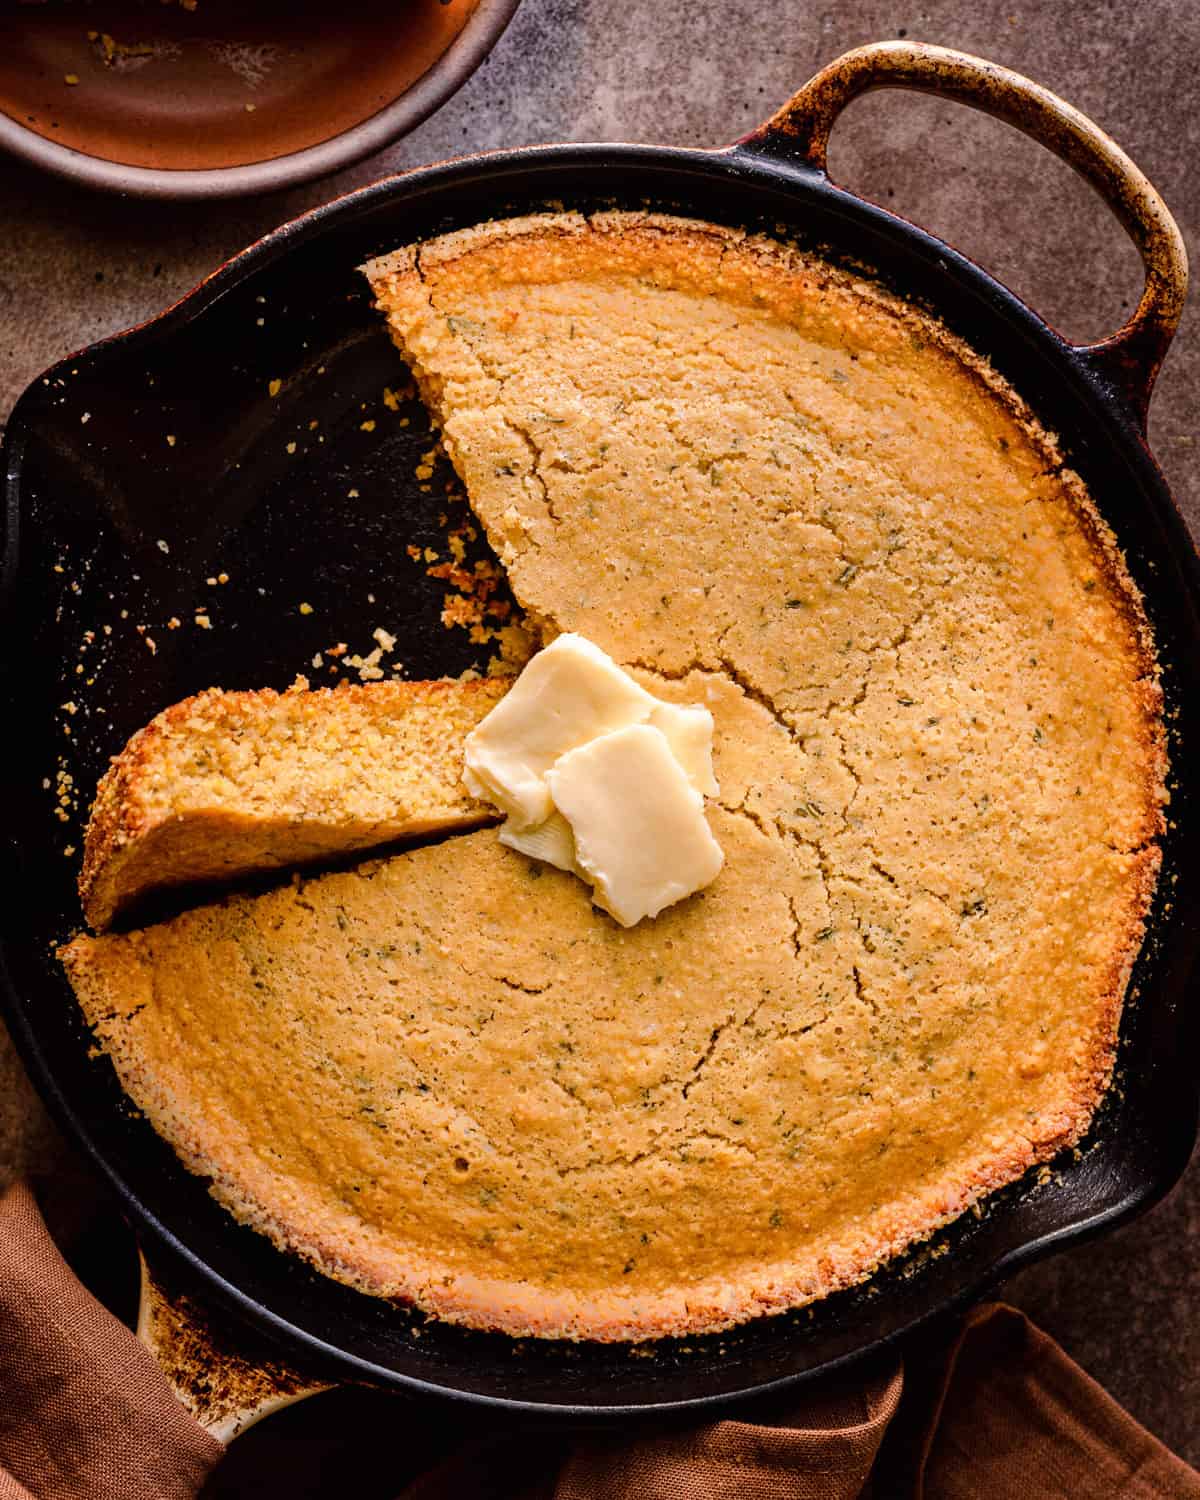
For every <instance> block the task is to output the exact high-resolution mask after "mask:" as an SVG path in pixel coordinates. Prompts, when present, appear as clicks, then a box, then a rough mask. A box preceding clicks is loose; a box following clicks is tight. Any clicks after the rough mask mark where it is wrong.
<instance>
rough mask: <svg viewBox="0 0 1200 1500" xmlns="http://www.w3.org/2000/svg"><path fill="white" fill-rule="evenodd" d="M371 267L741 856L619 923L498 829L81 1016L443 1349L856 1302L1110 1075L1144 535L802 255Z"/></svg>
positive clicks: (477, 463) (567, 593) (527, 573)
mask: <svg viewBox="0 0 1200 1500" xmlns="http://www.w3.org/2000/svg"><path fill="white" fill-rule="evenodd" d="M367 269H368V275H369V277H370V279H371V281H372V284H373V286H374V288H375V291H376V295H377V298H378V300H379V303H380V306H381V308H382V309H383V310H384V311H385V312H386V313H387V315H388V318H389V322H390V324H391V327H392V330H393V333H394V335H395V337H396V339H397V342H398V343H399V345H400V348H401V350H402V352H403V353H404V354H405V357H406V358H407V359H408V360H409V361H410V363H411V364H412V365H413V367H414V373H415V374H416V376H417V378H418V381H419V382H420V385H421V389H422V391H423V393H424V395H425V397H426V399H427V400H428V401H429V402H430V404H431V406H432V407H433V409H434V411H435V414H436V415H437V416H438V417H439V419H440V421H441V423H442V426H443V432H444V440H445V443H446V447H447V450H448V452H449V454H450V456H451V458H452V460H453V461H454V463H455V465H456V467H457V469H458V470H459V472H460V474H461V475H462V477H463V479H464V481H465V483H466V485H467V489H468V494H469V497H470V500H471V503H472V506H473V508H474V509H475V511H476V513H477V514H478V515H479V517H480V519H481V520H482V522H483V524H484V526H485V528H486V530H487V533H488V536H489V539H490V540H491V542H492V545H493V546H494V547H495V548H496V550H497V552H498V553H499V555H500V556H501V559H502V561H503V562H504V564H505V566H506V567H507V569H508V571H509V575H510V579H511V582H512V585H513V589H514V592H515V594H516V596H517V598H518V600H519V601H520V603H521V605H522V607H523V608H524V609H526V610H527V611H529V612H530V613H531V615H532V616H533V617H534V618H536V619H538V620H540V621H541V622H542V626H543V629H544V631H545V633H546V634H547V636H549V635H551V634H553V633H555V632H556V631H559V630H566V629H571V630H577V631H580V632H581V633H583V634H585V635H587V636H588V637H589V638H590V639H592V640H594V641H595V642H596V643H597V644H598V645H600V646H601V647H602V648H603V649H605V650H606V651H608V652H609V653H610V654H612V655H613V656H614V657H615V658H616V659H617V660H618V661H621V662H623V663H624V664H625V665H627V666H630V667H635V668H640V669H641V674H640V675H641V680H642V681H643V682H644V683H645V684H646V686H647V687H650V688H651V689H652V690H653V691H655V692H659V693H662V694H663V695H665V696H677V697H678V700H679V701H702V702H706V703H707V704H708V706H709V707H710V708H711V710H712V712H713V714H714V717H715V720H716V771H717V776H718V779H719V781H720V783H721V796H720V799H719V805H718V806H715V807H714V808H713V809H712V810H711V814H710V816H711V820H712V825H713V829H714V832H715V833H716V835H717V837H718V838H719V840H720V842H721V844H722V846H723V847H724V849H725V852H726V866H725V869H724V870H723V872H722V874H721V875H720V877H719V878H718V880H717V881H716V882H715V883H714V884H713V885H712V886H711V887H710V888H709V889H708V890H706V891H705V892H703V893H701V894H700V895H698V896H697V897H695V898H693V899H692V900H690V901H688V902H686V903H683V904H681V905H680V906H679V907H677V908H673V909H672V910H671V911H669V912H667V913H665V914H664V915H663V916H662V917H660V918H659V919H658V920H656V921H655V922H654V923H650V924H643V925H642V926H641V927H639V928H635V929H631V930H629V931H623V930H620V929H618V928H616V927H615V925H614V924H612V923H610V922H609V921H608V920H607V919H606V918H605V917H603V916H602V915H601V914H599V913H597V912H596V911H594V910H593V909H592V908H591V907H590V905H589V903H588V899H587V893H586V891H585V890H584V889H583V887H582V886H581V885H580V884H579V883H578V882H577V881H574V880H572V879H571V878H570V877H567V876H563V875H560V874H559V873H557V872H555V871H551V870H542V869H541V867H539V866H536V865H531V864H530V863H529V862H528V861H526V860H524V859H522V858H521V857H520V856H518V855H516V854H513V853H511V852H510V851H508V850H505V849H503V848H502V847H501V846H500V845H499V844H498V843H497V841H496V837H495V834H494V833H492V832H490V831H488V832H481V833H475V834H471V835H468V836H466V837H465V838H462V839H456V840H453V841H451V842H450V843H448V844H445V845H442V846H439V847H438V848H435V849H425V850H417V851H413V852H411V853H409V854H405V855H401V856H397V857H396V858H394V859H391V860H389V861H386V862H381V863H379V864H376V865H373V866H369V867H364V868H363V869H361V870H359V871H357V872H352V873H349V874H338V875H332V876H327V877H322V878H321V879H319V880H314V881H311V882H308V883H306V884H305V883H301V884H299V885H298V886H297V887H296V888H294V889H291V890H284V891H279V892H275V893H272V894H271V895H269V896H266V897H259V898H254V899H246V898H240V897H239V898H232V899H231V900H229V901H227V902H226V903H223V904H221V905H218V906H213V907H210V908H205V909H203V910H199V911H196V912H192V913H188V914H186V915H185V916H183V917H181V918H178V919H176V920H175V921H173V922H171V923H168V924H164V925H162V926H160V927H158V928H152V929H147V930H146V931H144V932H141V933H134V934H131V935H129V936H128V937H122V938H108V939H101V940H89V939H79V940H77V941H76V943H74V944H72V945H71V946H70V947H69V948H68V949H67V950H66V953H65V958H66V962H67V964H68V967H69V969H70V972H71V975H72V979H73V982H74V984H75V986H76V990H77V993H78V994H79V996H80V999H81V1002H82V1004H83V1006H84V1009H85V1012H86V1013H87V1015H88V1017H89V1019H90V1020H92V1022H93V1023H94V1024H95V1025H96V1027H97V1030H98V1032H99V1035H100V1037H101V1040H102V1042H103V1044H104V1046H105V1047H106V1049H107V1050H108V1051H109V1053H110V1055H111V1056H112V1057H113V1059H114V1062H115V1063H116V1065H117V1068H118V1070H119V1072H120V1074H121V1077H122V1079H123V1081H124V1083H125V1085H126V1087H127V1088H128V1089H129V1091H130V1092H131V1094H132V1095H133V1097H134V1098H135V1100H136V1101H137V1102H138V1103H139V1104H140V1105H141V1107H142V1108H143V1109H144V1110H145V1111H146V1113H147V1114H148V1115H149V1116H150V1118H151V1119H152V1120H153V1121H154V1123H155V1124H156V1125H157V1126H158V1128H159V1129H160V1130H162V1131H163V1132H164V1133H165V1134H166V1135H167V1136H168V1138H169V1139H171V1140H172V1141H173V1142H174V1143H175V1145H176V1147H177V1149H179V1150H180V1152H181V1154H182V1155H183V1157H184V1159H185V1160H186V1161H187V1162H188V1164H189V1165H190V1166H192V1167H193V1168H194V1169H196V1170H198V1171H202V1172H205V1173H208V1174H210V1175H211V1176H212V1177H213V1179H214V1190H215V1191H216V1192H217V1194H218V1196H220V1198H221V1199H222V1201H223V1202H225V1203H226V1204H228V1205H229V1206H230V1207H231V1208H232V1209H233V1211H234V1212H235V1213H237V1214H238V1215H239V1216H240V1217H242V1218H244V1219H247V1220H248V1221H249V1222H252V1223H255V1224H257V1225H258V1226H259V1227H260V1228H263V1229H264V1230H266V1232H268V1233H270V1234H272V1235H273V1236H274V1237H275V1239H276V1240H277V1242H279V1243H280V1244H282V1245H284V1246H287V1247H290V1248H292V1249H295V1250H298V1251H300V1252H301V1253H303V1254H305V1255H308V1256H309V1257H311V1258H312V1259H313V1260H314V1261H315V1262H316V1263H317V1264H318V1265H320V1266H322V1267H323V1269H325V1270H326V1271H328V1272H330V1273H331V1274H333V1275H335V1276H338V1277H340V1278H342V1279H344V1280H347V1281H350V1282H351V1283H353V1284H356V1285H359V1286H361V1287H364V1288H365V1289H367V1290H369V1291H374V1292H377V1293H381V1294H386V1295H398V1296H403V1297H406V1298H411V1299H413V1300H415V1301H416V1302H418V1303H419V1304H420V1305H421V1306H423V1307H425V1308H427V1309H429V1310H430V1311H433V1312H436V1313H438V1314H440V1315H442V1316H444V1317H447V1318H452V1319H456V1320H459V1321H462V1322H466V1323H470V1324H474V1325H477V1326H483V1327H492V1328H499V1329H503V1330H506V1331H508V1332H511V1333H526V1332H532V1333H539V1334H547V1335H567V1336H579V1337H593V1338H606V1339H620V1338H644V1337H647V1336H653V1335H660V1334H668V1333H691V1332H697V1331H703V1330H707V1329H715V1328H719V1327H722V1326H726V1325H728V1324H730V1323H734V1322H737V1321H739V1320H741V1319H744V1318H747V1317H750V1316H753V1315H755V1314H758V1313H764V1312H771V1311H778V1310H781V1309H783V1308H785V1307H789V1306H795V1305H798V1304H801V1303H803V1302H805V1301H807V1300H810V1299H812V1298H815V1297H819V1296H822V1295H824V1294H826V1293H828V1292H829V1291H831V1290H833V1289H835V1288H837V1287H839V1286H844V1285H848V1284H850V1283H853V1282H855V1281H857V1280H860V1279H862V1278H863V1277H864V1276H865V1275H867V1274H869V1272H870V1271H871V1270H872V1269H873V1268H874V1267H875V1266H876V1265H878V1264H879V1263H880V1262H881V1261H882V1260H884V1259H886V1258H887V1257H889V1256H891V1255H893V1254H895V1253H897V1252H898V1251H900V1250H901V1249H903V1248H904V1247H905V1246H906V1245H909V1244H911V1243H912V1242H913V1241H914V1240H916V1239H918V1238H921V1237H922V1236H924V1235H927V1234H928V1233H930V1232H931V1231H932V1230H933V1229H935V1228H936V1227H937V1226H938V1225H940V1224H942V1223H945V1222H946V1221H947V1220H949V1219H950V1218H952V1217H954V1216H955V1215H956V1214H958V1213H959V1212H961V1211H962V1210H963V1209H964V1208H965V1207H967V1206H968V1205H969V1204H970V1203H971V1202H972V1201H974V1200H975V1199H977V1198H978V1197H979V1196H980V1195H981V1194H983V1193H985V1192H987V1191H989V1190H991V1189H993V1188H995V1187H997V1186H1000V1185H1001V1184H1003V1183H1005V1182H1008V1181H1011V1180H1013V1179H1014V1178H1015V1177H1017V1176H1018V1175H1019V1174H1020V1173H1021V1172H1022V1171H1023V1170H1024V1169H1025V1168H1026V1167H1027V1166H1029V1165H1030V1164H1032V1163H1034V1162H1037V1161H1040V1160H1044V1159H1046V1158H1048V1157H1049V1156H1050V1155H1052V1154H1053V1153H1054V1152H1055V1151H1056V1150H1057V1149H1059V1148H1060V1147H1061V1146H1063V1145H1066V1144H1069V1143H1071V1142H1073V1141H1075V1140H1077V1139H1078V1138H1079V1137H1080V1136H1081V1134H1082V1133H1083V1131H1084V1130H1085V1128H1086V1126H1087V1123H1088V1120H1089V1118H1090V1116H1091V1113H1092V1111H1093V1109H1094V1107H1095V1105H1096V1103H1097V1101H1098V1099H1099V1097H1100V1095H1101V1093H1102V1091H1103V1089H1104V1087H1105V1084H1106V1081H1107V1078H1108V1076H1109V1072H1110V1069H1111V1063H1112V1055H1113V1047H1114V1041H1115V1036H1116V1029H1117V1024H1118V1020H1119V1013H1120V1005H1121V999H1122V996H1123V992H1124V987H1125V983H1126V979H1127V975H1128V971H1129V966H1130V964H1131V962H1132V960H1133V957H1134V955H1135V954H1136V951H1137V948H1138V945H1139V942H1140V938H1141V933H1142V926H1143V921H1144V916H1145V912H1146V909H1147V906H1148V902H1149V899H1150V896H1151V893H1152V890H1153V886H1154V881H1155V877H1156V872H1157V865H1158V851H1157V846H1156V842H1155V841H1156V838H1157V835H1158V833H1159V832H1160V830H1161V826H1162V802H1163V799H1164V792H1163V778H1164V770H1165V763H1164V752H1163V743H1162V733H1161V726H1160V713H1161V700H1160V694H1159V688H1158V683H1157V676H1156V672H1155V668H1154V661H1153V655H1152V651H1151V648H1150V645H1149V640H1148V635H1147V633H1146V629H1145V624H1144V620H1143V616H1142V612H1141V607H1140V601H1139V600H1138V598H1137V595H1136V592H1135V590H1134V589H1133V586H1132V584H1131V583H1130V581H1129V579H1128V577H1127V575H1126V572H1125V569H1124V565H1123V563H1122V560H1121V558H1120V555H1119V553H1118V552H1117V550H1116V547H1115V545H1114V542H1113V539H1112V537H1111V535H1110V533H1109V532H1108V530H1107V528H1106V527H1105V526H1104V524H1103V522H1102V521H1101V520H1100V519H1099V517H1098V516H1097V515H1096V513H1095V511H1094V509H1093V508H1092V506H1091V504H1090V502H1089V500H1088V498H1087V496H1086V494H1085V492H1084V490H1083V488H1082V486H1081V485H1080V483H1079V481H1078V480H1077V479H1076V478H1075V477H1074V476H1073V475H1072V474H1071V473H1070V472H1069V471H1067V470H1065V469H1064V468H1063V466H1062V464H1061V461H1060V459H1059V456H1058V454H1057V452H1056V451H1055V448H1054V444H1053V442H1052V440H1051V439H1050V438H1049V437H1048V436H1047V435H1046V434H1044V433H1043V432H1041V431H1040V430H1039V429H1038V428H1037V427H1036V425H1035V424H1034V423H1033V422H1032V421H1031V420H1030V419H1029V417H1028V414H1027V413H1025V412H1024V411H1023V410H1022V409H1021V408H1020V406H1019V404H1018V403H1017V401H1016V399H1015V397H1013V395H1012V393H1011V392H1010V391H1008V390H1007V388H1006V387H1005V386H1004V385H1003V383H1002V382H1001V381H1000V380H999V379H998V378H997V377H995V376H994V375H993V374H992V373H991V372H990V371H989V370H988V369H987V367H986V366H984V365H983V364H981V363H980V362H979V361H977V360H976V359H975V358H974V357H973V356H971V355H970V353H969V352H968V351H967V350H965V349H964V348H962V347H961V346H959V345H957V344H956V343H955V342H954V340H953V339H951V338H950V336H949V335H948V334H946V333H945V331H944V330H942V329H941V328H939V326H938V325H937V324H936V323H934V322H933V321H932V320H930V319H929V318H927V317H925V316H924V315H922V314H920V313H919V312H917V311H915V310H914V309H911V308H909V307H906V306H905V305H903V304H901V303H899V302H897V301H896V300H894V299H892V298H890V297H888V296H887V295H886V294H884V293H883V292H881V291H880V290H878V289H877V288H875V287H873V286H872V285H870V284H869V283H867V282H865V281H862V280H860V279H858V278H856V277H854V276H852V275H850V274H848V273H843V272H841V271H838V270H835V269H834V268H832V267H830V266H829V265H826V264H824V263H822V262H820V261H818V260H815V259H811V258H808V257H806V256H804V255H802V254H800V253H799V252H797V251H794V250H792V249H789V248H787V247H784V246H782V245H780V244H777V243H775V242H772V241H767V240H761V239H752V238H748V237H745V236H742V235H740V234H738V233H736V232H734V231H730V230H724V229H720V228H717V227H714V226H710V225H704V224H698V223H692V222H689V221H681V220H672V219H666V218H659V217H655V216H648V215H597V216H595V217H593V218H592V219H590V220H585V219H583V218H580V217H576V216H572V215H556V216H544V217H540V218H534V219H530V220H524V221H512V222H509V223H503V224H496V225H486V226H482V227H480V228H479V229H476V230H471V231H465V232H463V233H461V234H456V235H450V236H447V237H445V238H443V239H441V240H438V241H434V242H432V243H431V244H427V245H424V246H421V247H419V248H418V249H415V250H413V249H410V250H405V251H400V252H397V254H396V255H394V256H390V257H386V258H384V259H383V260H381V261H377V262H375V263H374V264H373V265H372V266H371V267H368V268H367ZM197 955H203V962H204V964H205V965H206V967H205V969H204V972H203V974H202V975H198V974H196V973H195V971H194V964H195V962H196V956H197ZM209 955H213V957H212V959H211V962H210V960H209V957H208V956H209ZM218 959H219V961H218ZM234 1028H237V1030H238V1034H240V1035H243V1036H244V1037H245V1039H246V1040H245V1042H244V1044H243V1045H242V1046H241V1047H240V1048H239V1049H237V1051H236V1053H233V1052H230V1051H229V1050H228V1048H227V1038H228V1037H229V1035H230V1034H231V1033H232V1031H233V1029H234Z"/></svg>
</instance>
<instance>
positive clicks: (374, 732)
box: [79, 677, 510, 932]
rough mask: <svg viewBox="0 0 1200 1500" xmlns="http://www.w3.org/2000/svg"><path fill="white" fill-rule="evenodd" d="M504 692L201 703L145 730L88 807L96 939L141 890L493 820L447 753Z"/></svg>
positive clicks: (493, 682) (328, 694)
mask: <svg viewBox="0 0 1200 1500" xmlns="http://www.w3.org/2000/svg"><path fill="white" fill-rule="evenodd" d="M509 680H510V679H507V678H502V677H496V678H480V679H476V680H474V681H466V682H461V681H450V680H447V681H439V682H374V683H363V684H357V683H342V684H341V685H339V686H338V687H335V688H318V689H316V690H312V691H310V690H305V689H301V690H295V689H293V690H289V691H288V692H285V693H277V692H274V691H272V690H271V689H270V688H263V689H261V690H259V691H256V692H222V691H221V690H220V689H219V688H212V689H210V690H209V691H207V692H204V693H199V694H197V695H196V696H195V697H193V698H187V699H185V700H184V701H183V702H182V703H176V704H174V705H173V706H172V707H171V708H168V709H166V710H165V711H164V712H163V713H160V714H159V715H158V716H157V717H156V718H154V719H153V720H151V722H150V723H149V724H147V725H146V726H145V728H144V729H140V730H139V731H138V732H137V734H135V735H134V736H133V738H132V739H131V740H130V741H129V743H128V744H127V745H126V746H125V748H124V750H122V751H121V753H120V754H119V755H117V756H116V757H114V759H113V762H112V764H111V766H110V767H109V769H108V771H107V772H106V773H105V775H104V777H103V779H102V780H101V782H100V785H99V787H98V789H97V792H96V800H95V803H94V804H93V807H92V813H91V818H90V821H89V823H88V828H87V835H86V839H85V842H84V855H83V869H82V872H81V874H80V878H79V893H80V896H81V898H82V900H83V908H84V912H85V914H86V915H87V919H88V921H89V922H90V923H91V925H92V927H93V928H95V930H96V931H97V932H103V931H104V929H105V928H107V927H108V926H109V925H110V924H111V923H112V921H113V919H114V918H115V917H116V916H118V915H119V914H120V913H121V912H123V911H125V910H126V909H127V908H130V907H132V906H133V905H135V904H136V902H137V901H139V900H140V899H141V898H142V897H144V896H146V895H148V894H149V893H150V892H151V891H156V890H162V889H164V888H167V887H172V886H182V885H192V884H196V883H202V882H211V881H215V880H229V879H233V878H236V877H240V876H245V875H248V874H253V873H255V872H262V871H267V870H279V869H286V868H290V867H293V866H303V865H305V864H311V863H312V862H313V861H316V860H320V859H329V858H333V857H337V856H341V855H345V854H352V853H354V852H356V851H358V850H363V849H369V848H371V847H373V846H375V845H379V844H383V843H387V842H389V841H390V840H392V839H399V838H407V837H410V836H416V835H419V834H427V833H432V832H435V831H438V830H442V829H461V828H474V827H478V826H479V824H481V823H484V822H487V821H488V820H489V819H490V818H492V817H493V816H494V812H493V810H492V809H491V808H489V807H487V806H486V805H485V804H483V803H481V802H478V801H476V800H475V798H473V797H472V796H470V794H469V793H468V792H467V790H466V788H465V787H464V786H463V784H462V779H461V772H462V759H463V741H464V740H465V739H466V736H467V735H468V734H469V733H470V731H471V730H472V729H473V728H474V727H475V725H476V724H477V723H478V722H479V720H480V719H482V718H483V717H484V715H485V714H487V713H488V712H490V710H491V709H492V708H493V707H494V706H495V705H496V703H498V702H499V700H500V698H501V697H502V696H503V694H504V693H505V691H506V690H507V688H508V683H509Z"/></svg>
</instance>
